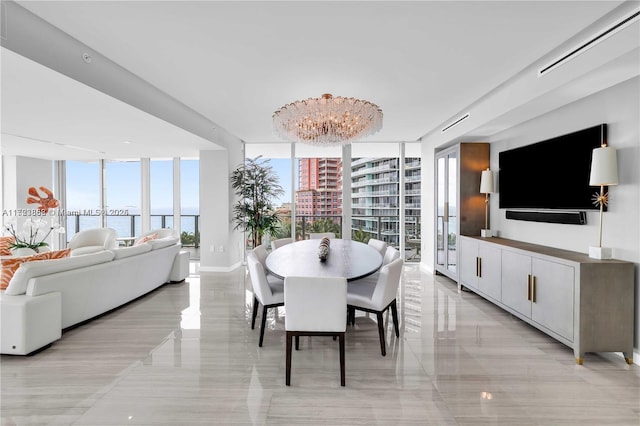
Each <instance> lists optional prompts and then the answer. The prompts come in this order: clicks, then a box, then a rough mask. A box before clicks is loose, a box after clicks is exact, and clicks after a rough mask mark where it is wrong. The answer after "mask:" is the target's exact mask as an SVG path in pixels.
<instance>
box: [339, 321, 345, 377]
mask: <svg viewBox="0 0 640 426" xmlns="http://www.w3.org/2000/svg"><path fill="white" fill-rule="evenodd" d="M338 337H339V338H340V386H344V385H345V378H344V376H345V374H344V373H345V368H344V333H340V334H339V335H338Z"/></svg>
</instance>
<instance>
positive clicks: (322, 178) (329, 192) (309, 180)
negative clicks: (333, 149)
mask: <svg viewBox="0 0 640 426" xmlns="http://www.w3.org/2000/svg"><path fill="white" fill-rule="evenodd" d="M296 211H297V213H296V214H297V215H298V216H340V215H342V160H341V159H339V158H301V159H299V160H298V190H297V191H296ZM310 219H311V221H312V220H313V218H310Z"/></svg>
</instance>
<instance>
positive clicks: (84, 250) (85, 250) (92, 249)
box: [71, 246, 105, 256]
mask: <svg viewBox="0 0 640 426" xmlns="http://www.w3.org/2000/svg"><path fill="white" fill-rule="evenodd" d="M100 251H105V248H104V247H103V246H84V247H78V248H76V249H72V250H71V256H83V255H85V254H91V253H98V252H100Z"/></svg>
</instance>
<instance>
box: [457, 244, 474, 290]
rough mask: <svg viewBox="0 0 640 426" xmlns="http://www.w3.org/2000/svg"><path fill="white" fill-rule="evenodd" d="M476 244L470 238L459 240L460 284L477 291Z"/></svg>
mask: <svg viewBox="0 0 640 426" xmlns="http://www.w3.org/2000/svg"><path fill="white" fill-rule="evenodd" d="M477 259H478V242H477V241H476V240H474V239H471V238H465V237H461V238H460V275H459V277H460V284H461V285H463V286H465V287H468V288H471V289H474V290H477V289H478V275H477V272H478V270H477V267H478V260H477Z"/></svg>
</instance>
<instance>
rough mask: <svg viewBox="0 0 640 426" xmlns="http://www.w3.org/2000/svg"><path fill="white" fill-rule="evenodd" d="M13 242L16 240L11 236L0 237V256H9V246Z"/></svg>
mask: <svg viewBox="0 0 640 426" xmlns="http://www.w3.org/2000/svg"><path fill="white" fill-rule="evenodd" d="M15 242H16V239H15V238H13V236H12V235H8V236H6V237H0V256H11V249H10V246H11V244H13V243H15Z"/></svg>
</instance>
